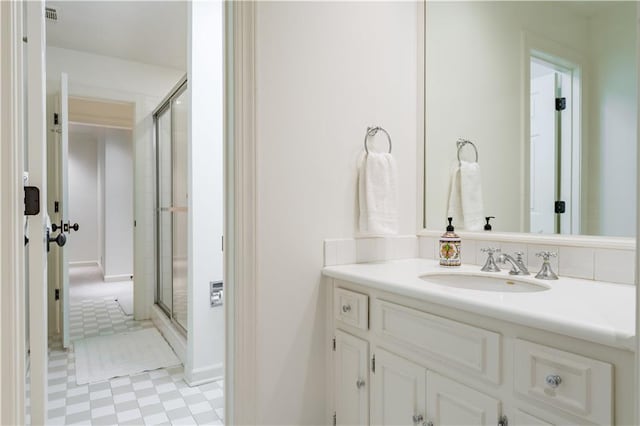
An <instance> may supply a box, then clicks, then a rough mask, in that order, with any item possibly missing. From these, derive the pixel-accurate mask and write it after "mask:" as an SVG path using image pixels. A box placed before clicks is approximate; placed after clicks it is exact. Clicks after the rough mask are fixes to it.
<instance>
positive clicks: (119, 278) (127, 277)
mask: <svg viewBox="0 0 640 426" xmlns="http://www.w3.org/2000/svg"><path fill="white" fill-rule="evenodd" d="M132 275H133V274H122V275H104V278H103V280H104V282H105V283H112V282H116V281H131V276H132Z"/></svg>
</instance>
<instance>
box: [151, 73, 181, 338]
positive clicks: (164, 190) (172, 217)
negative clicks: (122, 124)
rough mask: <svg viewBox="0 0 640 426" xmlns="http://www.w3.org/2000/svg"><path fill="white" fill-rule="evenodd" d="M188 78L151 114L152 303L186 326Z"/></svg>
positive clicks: (176, 322) (175, 321) (173, 319)
mask: <svg viewBox="0 0 640 426" xmlns="http://www.w3.org/2000/svg"><path fill="white" fill-rule="evenodd" d="M186 89H187V81H186V79H184V80H183V81H181V82H180V83H179V84H178V85H177V86H176V88H175V89H174V90H173V91H172V92H171V94H170V95H169V96H168V97H167V98H166V99H165V100H164V101H163V103H162V104H161V105H160V106H159V107H158V108H157V109H156V111H155V112H154V114H153V120H154V130H155V154H156V173H155V175H156V206H155V207H156V209H155V210H156V218H155V223H156V238H155V241H156V277H157V279H156V284H157V288H156V303H157V304H158V306H160V308H161V309H162V310H163V311H164V312H165V314H167V316H169V318H171V320H172V321H173V322H174V323H175V324H177V325H178V326H179V327H178V328H179V329H181V330H182V331H183V332H186V330H187V261H188V258H187V256H188V250H187V231H188V203H187V200H188V196H189V195H188V191H187V160H188V157H187V154H188V139H187V92H186Z"/></svg>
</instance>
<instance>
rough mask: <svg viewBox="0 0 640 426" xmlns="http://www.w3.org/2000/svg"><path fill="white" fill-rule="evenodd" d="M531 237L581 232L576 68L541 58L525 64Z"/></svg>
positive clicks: (545, 56) (537, 54)
mask: <svg viewBox="0 0 640 426" xmlns="http://www.w3.org/2000/svg"><path fill="white" fill-rule="evenodd" d="M529 76H530V81H529V89H530V92H529V95H530V98H529V102H530V103H529V105H530V110H529V112H530V117H529V129H530V135H529V167H530V174H529V175H530V180H529V202H530V205H529V207H530V214H529V227H530V228H529V231H530V232H532V233H539V234H576V233H579V232H580V219H579V216H578V212H579V203H580V178H579V177H580V176H579V175H580V152H581V132H580V128H579V126H580V114H581V108H582V105H581V101H580V100H581V96H580V93H581V88H580V80H581V79H580V77H581V70H580V67H578V66H576V65H573V64H571V63H570V62H569V61H567V60H565V59H562V58H558V57H555V56H552V55H549V54H545V53H543V52H532V54H531V56H530V58H529Z"/></svg>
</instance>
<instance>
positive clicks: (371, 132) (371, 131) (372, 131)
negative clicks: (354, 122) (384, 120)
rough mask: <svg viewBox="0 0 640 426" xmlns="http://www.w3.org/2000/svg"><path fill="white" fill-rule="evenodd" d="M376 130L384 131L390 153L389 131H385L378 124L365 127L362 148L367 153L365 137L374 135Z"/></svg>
mask: <svg viewBox="0 0 640 426" xmlns="http://www.w3.org/2000/svg"><path fill="white" fill-rule="evenodd" d="M378 131H382V132H384V134H385V135H387V141H388V142H389V154H391V136H389V132H387V131H386V130H385V129H383V128H382V127H380V126H376V127H367V133H365V135H364V150H365V151H366V152H367V154H368V153H369V147H368V146H367V139H368V138H369V137H373V136H375V135H376V134H377V133H378Z"/></svg>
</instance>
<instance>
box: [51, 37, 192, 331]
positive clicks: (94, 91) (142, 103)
mask: <svg viewBox="0 0 640 426" xmlns="http://www.w3.org/2000/svg"><path fill="white" fill-rule="evenodd" d="M61 72H66V73H68V74H69V94H70V95H72V96H85V97H93V98H100V99H110V100H117V101H127V102H135V104H136V107H135V115H136V117H135V129H134V130H133V140H134V159H135V160H134V161H135V164H136V167H135V194H136V198H135V203H134V207H135V220H136V222H137V226H136V228H135V253H137V254H138V255H137V256H136V258H135V265H134V275H135V279H134V280H135V285H134V315H135V318H136V319H146V318H149V315H150V307H151V306H152V305H153V303H154V286H155V266H154V262H155V250H154V240H153V239H154V227H153V217H154V214H155V212H154V175H153V164H154V161H155V160H154V155H153V132H152V129H153V119H152V117H151V113H152V112H153V110H154V108H156V107H157V106H158V103H159V102H160V101H161V100H162V98H163V97H164V96H165V95H167V94H168V93H169V91H170V90H171V88H172V87H173V86H174V85H175V84H176V83H177V82H178V81H179V80H180V78H181V77H182V76H183V75H184V73H185V70H176V69H169V68H163V67H158V66H153V65H148V64H142V63H137V62H132V61H126V60H122V59H117V58H111V57H106V56H100V55H94V54H90V53H85V52H79V51H74V50H68V49H61V48H56V47H48V48H47V88H55V87H56V84H57V83H56V80H58V79H59V77H58V76H59V75H60V73H61Z"/></svg>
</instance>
